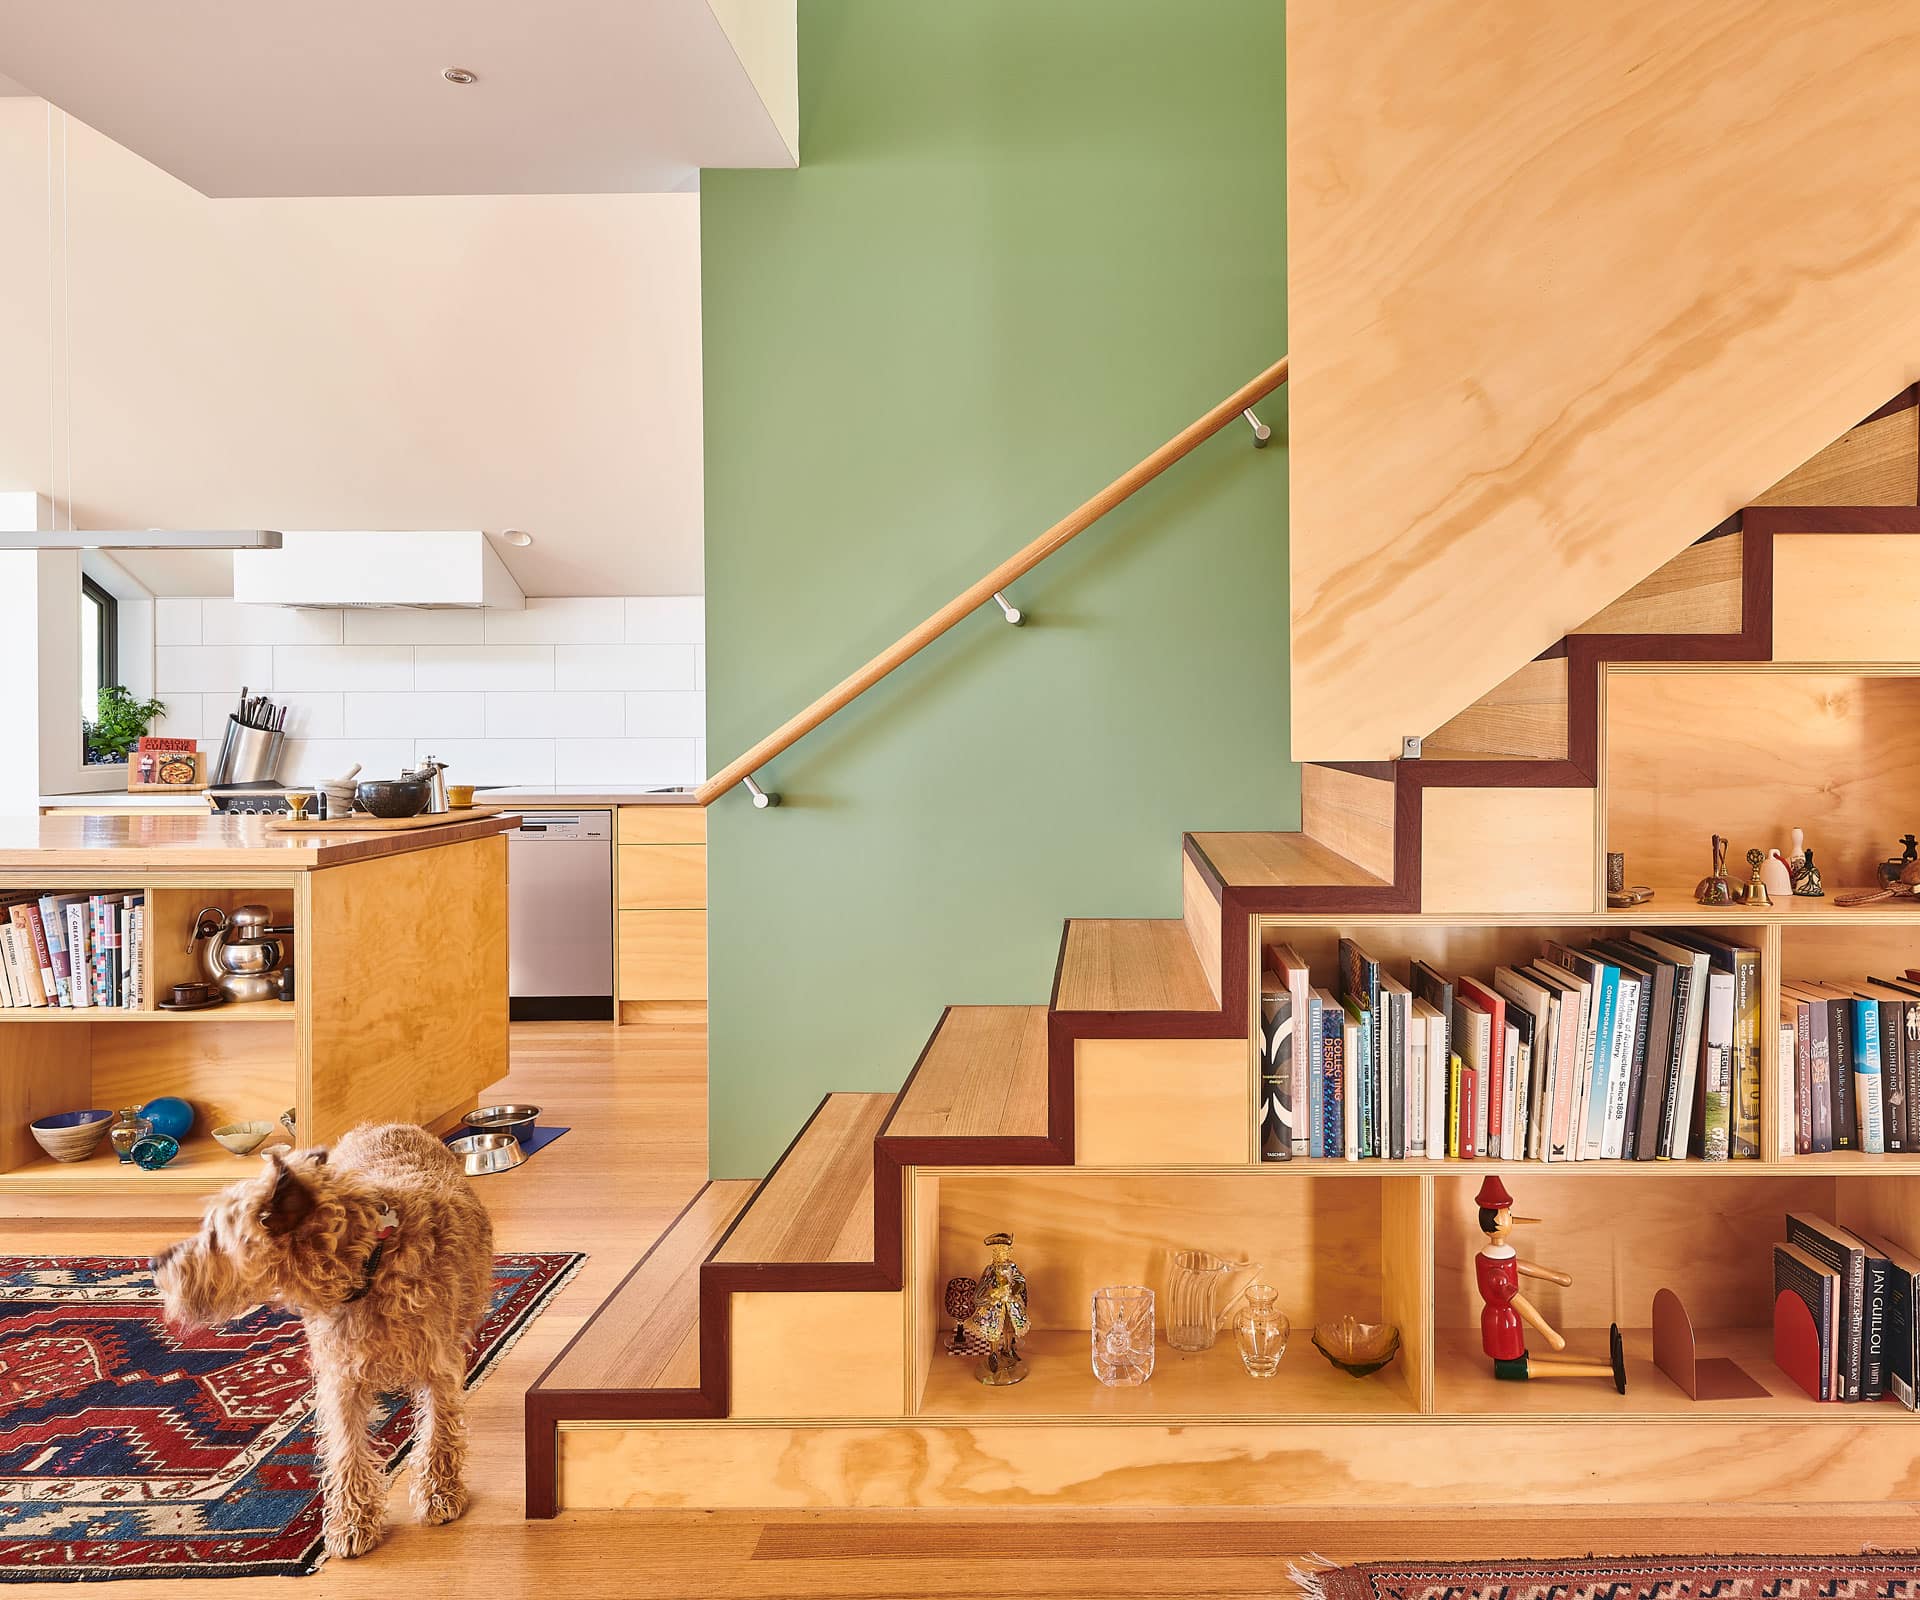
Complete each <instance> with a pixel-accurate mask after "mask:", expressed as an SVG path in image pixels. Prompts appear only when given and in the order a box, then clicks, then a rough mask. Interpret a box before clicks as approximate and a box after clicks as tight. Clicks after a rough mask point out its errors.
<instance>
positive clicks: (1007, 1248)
mask: <svg viewBox="0 0 1920 1600" xmlns="http://www.w3.org/2000/svg"><path fill="white" fill-rule="evenodd" d="M981 1242H982V1243H984V1244H985V1245H986V1247H987V1248H988V1249H989V1250H991V1251H992V1252H993V1257H992V1259H991V1260H990V1261H988V1262H987V1269H986V1271H984V1272H983V1273H981V1274H980V1282H979V1284H978V1286H977V1292H978V1294H979V1297H980V1308H979V1310H977V1311H976V1312H975V1313H974V1317H973V1322H974V1326H975V1327H977V1328H978V1329H979V1330H980V1331H981V1332H982V1333H984V1334H985V1335H986V1336H987V1353H986V1354H985V1355H983V1356H982V1357H981V1358H980V1364H979V1365H978V1366H977V1367H975V1368H974V1369H973V1375H974V1376H975V1377H976V1378H978V1379H979V1380H980V1381H981V1382H982V1383H984V1384H986V1385H987V1386H988V1387H989V1388H1001V1387H1004V1386H1005V1385H1007V1384H1013V1383H1018V1382H1019V1381H1020V1380H1021V1379H1022V1378H1024V1377H1026V1375H1027V1363H1026V1358H1025V1357H1024V1356H1022V1355H1021V1354H1020V1344H1019V1338H1020V1335H1021V1334H1023V1333H1025V1332H1026V1331H1027V1277H1026V1274H1025V1273H1023V1272H1022V1271H1021V1270H1020V1269H1019V1267H1017V1266H1015V1265H1014V1260H1013V1235H1012V1234H1010V1233H990V1234H988V1235H987V1236H986V1238H985V1239H984V1240H983V1241H981Z"/></svg>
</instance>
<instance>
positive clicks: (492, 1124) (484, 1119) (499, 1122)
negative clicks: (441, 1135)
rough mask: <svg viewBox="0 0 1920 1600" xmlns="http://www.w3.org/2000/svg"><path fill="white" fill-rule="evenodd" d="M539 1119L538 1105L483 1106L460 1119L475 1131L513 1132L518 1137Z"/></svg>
mask: <svg viewBox="0 0 1920 1600" xmlns="http://www.w3.org/2000/svg"><path fill="white" fill-rule="evenodd" d="M539 1119H540V1108H539V1107H538V1106H482V1107H481V1108H480V1109H479V1110H478V1111H469V1112H468V1113H467V1114H466V1115H465V1116H464V1117H462V1118H461V1119H460V1120H461V1121H462V1122H464V1123H465V1124H466V1125H467V1126H468V1127H469V1128H471V1129H473V1131H474V1132H475V1133H511V1134H513V1135H515V1136H516V1137H517V1136H519V1135H520V1134H522V1133H524V1132H525V1131H526V1130H527V1129H528V1128H531V1127H532V1126H533V1125H534V1123H535V1122H537V1121H539Z"/></svg>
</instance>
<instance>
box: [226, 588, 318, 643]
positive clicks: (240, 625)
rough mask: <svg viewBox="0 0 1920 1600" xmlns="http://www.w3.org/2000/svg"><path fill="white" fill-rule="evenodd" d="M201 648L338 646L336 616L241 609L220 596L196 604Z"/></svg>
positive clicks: (272, 608) (297, 609)
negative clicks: (293, 645)
mask: <svg viewBox="0 0 1920 1600" xmlns="http://www.w3.org/2000/svg"><path fill="white" fill-rule="evenodd" d="M200 642H201V643H202V644H339V643H340V642H341V622H340V613H339V612H338V611H331V610H313V611H309V610H308V609H307V608H306V607H304V606H256V605H242V604H241V603H240V602H239V601H238V600H230V599H228V598H227V597H226V596H224V595H209V596H207V598H206V599H204V600H202V601H201V602H200Z"/></svg>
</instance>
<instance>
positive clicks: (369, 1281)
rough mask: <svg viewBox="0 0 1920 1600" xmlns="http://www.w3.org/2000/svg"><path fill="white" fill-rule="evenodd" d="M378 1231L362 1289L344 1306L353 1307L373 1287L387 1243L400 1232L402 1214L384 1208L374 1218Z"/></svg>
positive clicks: (391, 1208) (369, 1255)
mask: <svg viewBox="0 0 1920 1600" xmlns="http://www.w3.org/2000/svg"><path fill="white" fill-rule="evenodd" d="M373 1220H374V1223H375V1225H376V1227H377V1229H378V1231H377V1232H376V1233H375V1234H374V1236H373V1249H372V1251H371V1252H370V1253H369V1254H368V1256H367V1265H366V1270H365V1272H364V1274H363V1275H362V1276H361V1279H360V1287H359V1288H357V1289H355V1290H354V1291H353V1293H352V1294H350V1295H348V1296H347V1298H346V1299H345V1300H343V1301H341V1304H342V1305H349V1306H350V1305H352V1304H353V1303H354V1301H356V1300H358V1299H360V1298H361V1297H362V1296H364V1295H365V1294H366V1292H367V1291H368V1290H369V1289H371V1288H372V1287H373V1275H374V1274H375V1273H376V1272H378V1271H379V1270H380V1258H381V1256H383V1255H385V1254H386V1250H387V1241H388V1240H389V1239H391V1238H392V1237H393V1236H394V1235H395V1234H396V1233H398V1232H399V1231H400V1213H399V1212H397V1211H395V1210H394V1209H393V1207H392V1206H382V1207H381V1208H380V1209H379V1210H378V1211H376V1212H375V1213H374V1216H373Z"/></svg>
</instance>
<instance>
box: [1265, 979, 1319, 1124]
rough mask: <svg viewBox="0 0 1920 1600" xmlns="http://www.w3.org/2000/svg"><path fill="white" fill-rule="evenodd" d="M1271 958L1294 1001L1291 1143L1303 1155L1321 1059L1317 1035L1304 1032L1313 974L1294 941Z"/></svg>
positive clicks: (1307, 1017)
mask: <svg viewBox="0 0 1920 1600" xmlns="http://www.w3.org/2000/svg"><path fill="white" fill-rule="evenodd" d="M1268 960H1269V961H1270V962H1271V963H1272V964H1273V966H1274V967H1276V968H1277V969H1278V971H1279V973H1280V976H1281V977H1282V978H1284V979H1285V980H1286V985H1287V995H1288V997H1289V998H1290V999H1291V1000H1292V1001H1293V1034H1294V1038H1293V1082H1292V1085H1291V1086H1290V1092H1291V1094H1292V1097H1293V1131H1292V1133H1291V1134H1290V1135H1289V1136H1288V1143H1289V1146H1290V1148H1291V1149H1292V1152H1293V1154H1294V1155H1295V1156H1296V1157H1302V1156H1305V1155H1307V1154H1308V1153H1309V1151H1308V1146H1309V1144H1310V1143H1311V1137H1310V1134H1309V1131H1308V1117H1307V1110H1308V1106H1309V1104H1310V1103H1311V1102H1310V1099H1309V1092H1310V1086H1309V1084H1308V1082H1307V1074H1308V1072H1309V1071H1310V1070H1311V1067H1312V1062H1313V1061H1314V1060H1316V1059H1318V1056H1317V1052H1318V1049H1319V1041H1318V1040H1317V1039H1307V1038H1305V1037H1303V1034H1302V1030H1303V1029H1305V1028H1306V1027H1307V1024H1308V1022H1309V1021H1310V1020H1311V1018H1312V1013H1313V978H1312V976H1311V974H1309V972H1308V971H1307V964H1306V962H1304V961H1302V960H1301V959H1300V952H1299V951H1298V950H1296V949H1294V948H1293V946H1292V945H1290V944H1283V945H1276V946H1275V947H1274V948H1273V949H1272V950H1270V951H1269V952H1268Z"/></svg>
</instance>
